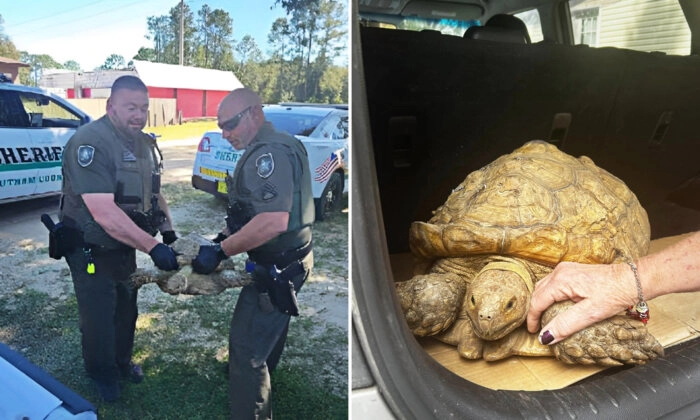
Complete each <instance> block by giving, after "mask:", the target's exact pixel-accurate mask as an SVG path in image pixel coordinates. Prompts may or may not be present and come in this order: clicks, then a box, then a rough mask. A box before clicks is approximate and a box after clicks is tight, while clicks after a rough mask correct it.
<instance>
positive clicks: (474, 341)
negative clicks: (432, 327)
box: [435, 316, 484, 360]
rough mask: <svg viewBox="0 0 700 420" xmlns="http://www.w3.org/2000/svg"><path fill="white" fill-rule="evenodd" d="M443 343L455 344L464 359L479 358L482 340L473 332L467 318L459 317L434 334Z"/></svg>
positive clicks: (481, 350)
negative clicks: (445, 328)
mask: <svg viewBox="0 0 700 420" xmlns="http://www.w3.org/2000/svg"><path fill="white" fill-rule="evenodd" d="M435 338H437V339H438V340H440V341H442V342H443V343H447V344H450V345H453V346H457V352H458V353H459V355H460V356H462V357H464V358H465V359H470V360H476V359H481V356H482V353H483V349H484V340H482V339H481V338H479V336H478V335H476V334H475V333H474V330H473V328H472V323H471V321H470V320H469V318H467V317H466V316H465V317H460V318H459V319H457V320H456V321H455V322H454V324H452V326H451V327H450V328H449V329H447V331H445V332H444V333H442V334H438V335H436V336H435Z"/></svg>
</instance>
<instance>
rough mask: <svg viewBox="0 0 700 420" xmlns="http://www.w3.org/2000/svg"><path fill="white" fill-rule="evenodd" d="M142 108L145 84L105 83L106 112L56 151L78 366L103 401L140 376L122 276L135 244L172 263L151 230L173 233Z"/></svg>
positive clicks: (168, 238)
mask: <svg viewBox="0 0 700 420" xmlns="http://www.w3.org/2000/svg"><path fill="white" fill-rule="evenodd" d="M147 114H148V90H147V88H146V86H145V85H144V84H143V82H142V81H141V80H140V79H138V78H137V77H134V76H122V77H120V78H118V79H117V80H115V82H114V84H113V85H112V92H111V96H110V98H109V99H108V100H107V114H106V115H105V116H103V117H102V118H100V119H98V120H97V121H93V122H91V123H89V124H87V125H85V126H83V127H81V128H80V129H78V131H77V132H76V133H75V134H74V135H73V137H72V138H71V139H70V140H69V141H68V143H67V144H66V147H65V150H64V152H63V191H62V196H61V204H60V210H59V219H60V220H61V222H62V223H63V225H64V226H65V227H66V228H69V229H70V231H73V232H77V236H78V237H77V238H71V240H70V242H71V243H70V244H69V245H70V246H67V248H68V250H67V252H66V254H65V257H66V261H67V262H68V266H69V268H70V272H71V277H72V279H73V286H74V289H75V295H76V297H77V300H78V311H79V315H80V331H81V333H82V353H83V360H84V362H85V368H86V370H87V373H88V375H89V376H90V377H91V378H92V379H93V381H94V382H95V384H96V386H97V389H98V391H99V393H100V395H101V396H102V398H103V399H104V400H106V401H114V400H116V399H117V398H118V397H119V394H120V388H119V380H120V379H125V380H130V381H131V382H134V383H138V382H140V381H141V380H142V379H143V372H142V371H141V368H140V366H138V365H136V364H134V363H132V361H131V355H132V349H133V344H134V330H135V327H136V318H137V316H138V308H137V303H136V298H137V296H136V295H137V291H138V290H137V289H135V288H134V287H133V285H132V284H131V283H130V282H129V281H128V279H129V275H130V274H131V273H133V272H134V270H135V269H136V251H135V250H136V249H138V250H140V251H142V252H145V253H148V254H149V255H150V256H151V258H152V259H153V262H154V263H155V265H156V266H157V267H158V268H160V269H162V270H175V269H177V268H178V264H177V260H176V256H175V252H174V251H173V250H172V248H170V247H169V246H168V245H165V244H163V243H160V242H159V241H158V240H157V239H155V238H154V236H153V235H155V233H156V231H160V232H161V235H162V238H163V241H164V242H166V243H168V244H169V243H172V242H174V241H175V240H176V239H177V236H176V234H175V232H174V231H173V228H172V225H171V222H170V213H169V210H168V206H167V204H166V202H165V200H164V198H163V196H162V195H160V178H159V177H160V168H161V162H160V159H161V158H160V156H159V154H157V152H158V151H157V146H156V144H155V140H154V139H153V138H151V137H150V136H148V135H146V134H145V133H143V132H142V131H141V130H142V129H143V128H144V127H145V125H146V117H147ZM158 153H159V152H158ZM134 220H136V221H138V222H139V224H140V225H137V224H136V223H135V221H134ZM144 229H145V230H149V232H148V233H147V232H146V231H145V230H144ZM64 239H65V238H64Z"/></svg>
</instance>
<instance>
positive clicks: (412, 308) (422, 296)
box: [395, 273, 467, 337]
mask: <svg viewBox="0 0 700 420" xmlns="http://www.w3.org/2000/svg"><path fill="white" fill-rule="evenodd" d="M395 286H396V293H397V295H398V297H399V302H400V303H401V309H402V311H403V314H404V317H405V318H406V322H407V323H408V327H409V328H410V329H411V332H413V334H415V335H417V336H421V337H424V336H430V335H435V334H438V333H440V332H442V331H445V330H446V329H447V328H449V327H450V325H452V323H453V322H454V320H455V319H456V318H457V316H458V313H459V311H460V308H461V306H462V300H463V299H464V294H465V292H466V289H467V284H466V282H465V281H464V280H463V279H462V277H460V276H458V275H456V274H453V273H444V274H437V273H433V274H424V275H418V276H415V277H413V278H412V279H410V280H407V281H404V282H398V283H395Z"/></svg>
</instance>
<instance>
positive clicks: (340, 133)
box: [333, 115, 350, 140]
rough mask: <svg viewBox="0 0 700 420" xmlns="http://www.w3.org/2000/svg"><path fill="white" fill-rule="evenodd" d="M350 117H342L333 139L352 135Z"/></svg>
mask: <svg viewBox="0 0 700 420" xmlns="http://www.w3.org/2000/svg"><path fill="white" fill-rule="evenodd" d="M349 120H350V119H349V118H348V116H347V115H345V116H342V117H340V120H339V121H338V124H337V125H336V129H335V131H334V132H333V139H338V140H340V139H346V138H348V137H349V136H350V130H349V128H350V121H349Z"/></svg>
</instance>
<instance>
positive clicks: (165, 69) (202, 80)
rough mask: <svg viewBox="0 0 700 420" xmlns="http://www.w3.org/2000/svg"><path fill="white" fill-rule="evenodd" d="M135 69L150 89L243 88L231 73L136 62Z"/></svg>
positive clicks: (229, 89)
mask: <svg viewBox="0 0 700 420" xmlns="http://www.w3.org/2000/svg"><path fill="white" fill-rule="evenodd" d="M133 62H134V69H135V70H136V73H138V75H139V77H140V78H141V80H143V83H145V84H146V86H149V87H163V88H178V89H197V90H221V91H231V90H234V89H238V88H241V87H243V84H242V83H241V82H240V81H239V80H238V78H237V77H236V75H235V74H233V72H230V71H222V70H213V69H203V68H199V67H188V66H179V65H176V64H163V63H152V62H150V61H139V60H134V61H133Z"/></svg>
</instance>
